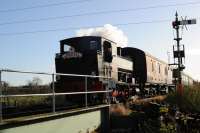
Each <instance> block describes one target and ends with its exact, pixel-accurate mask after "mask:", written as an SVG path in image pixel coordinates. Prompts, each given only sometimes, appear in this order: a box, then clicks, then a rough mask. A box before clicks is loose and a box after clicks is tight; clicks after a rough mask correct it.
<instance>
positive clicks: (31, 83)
mask: <svg viewBox="0 0 200 133" xmlns="http://www.w3.org/2000/svg"><path fill="white" fill-rule="evenodd" d="M41 84H42V80H41V79H40V78H39V77H33V79H32V80H31V81H28V83H27V86H29V87H37V86H39V85H41Z"/></svg>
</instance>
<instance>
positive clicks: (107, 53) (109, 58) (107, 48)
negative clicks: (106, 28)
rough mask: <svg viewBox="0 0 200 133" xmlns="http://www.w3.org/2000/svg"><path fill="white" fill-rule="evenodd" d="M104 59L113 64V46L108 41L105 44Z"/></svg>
mask: <svg viewBox="0 0 200 133" xmlns="http://www.w3.org/2000/svg"><path fill="white" fill-rule="evenodd" d="M103 58H104V61H106V62H109V63H110V62H112V58H113V57H112V46H111V43H110V42H108V41H104V43H103Z"/></svg>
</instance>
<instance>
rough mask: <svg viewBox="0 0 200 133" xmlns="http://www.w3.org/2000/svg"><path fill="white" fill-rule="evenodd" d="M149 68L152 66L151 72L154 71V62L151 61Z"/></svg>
mask: <svg viewBox="0 0 200 133" xmlns="http://www.w3.org/2000/svg"><path fill="white" fill-rule="evenodd" d="M151 68H152V72H154V64H153V62H151Z"/></svg>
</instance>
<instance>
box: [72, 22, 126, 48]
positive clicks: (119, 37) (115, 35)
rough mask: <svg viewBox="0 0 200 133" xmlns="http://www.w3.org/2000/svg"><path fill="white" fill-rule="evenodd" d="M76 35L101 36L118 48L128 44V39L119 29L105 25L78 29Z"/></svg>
mask: <svg viewBox="0 0 200 133" xmlns="http://www.w3.org/2000/svg"><path fill="white" fill-rule="evenodd" d="M76 35H77V36H78V37H80V36H101V37H105V38H107V39H109V40H111V41H113V42H116V43H117V45H118V46H120V47H126V46H127V44H128V38H127V36H126V35H125V34H124V33H123V31H122V30H120V29H119V28H117V27H115V26H112V25H111V24H105V25H104V26H103V27H98V28H89V29H80V30H78V31H76Z"/></svg>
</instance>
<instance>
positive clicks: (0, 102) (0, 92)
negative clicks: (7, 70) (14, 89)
mask: <svg viewBox="0 0 200 133" xmlns="http://www.w3.org/2000/svg"><path fill="white" fill-rule="evenodd" d="M1 76H2V70H0V96H2V89H3V87H2V81H1V80H2V79H1V78H2V77H1ZM2 111H3V109H2V97H1V98H0V123H1V122H2V121H3V115H2V114H3V112H2Z"/></svg>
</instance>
